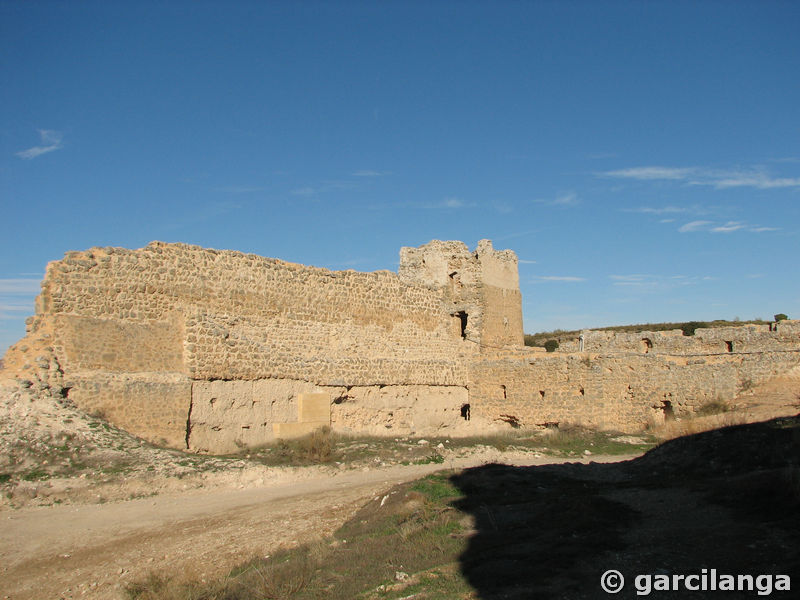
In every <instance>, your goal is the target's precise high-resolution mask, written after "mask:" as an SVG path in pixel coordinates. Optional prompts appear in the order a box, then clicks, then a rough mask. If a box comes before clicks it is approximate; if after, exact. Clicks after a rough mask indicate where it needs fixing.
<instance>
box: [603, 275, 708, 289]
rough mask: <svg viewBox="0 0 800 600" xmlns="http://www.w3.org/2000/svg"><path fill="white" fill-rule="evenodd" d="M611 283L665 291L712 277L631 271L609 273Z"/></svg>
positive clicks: (628, 287)
mask: <svg viewBox="0 0 800 600" xmlns="http://www.w3.org/2000/svg"><path fill="white" fill-rule="evenodd" d="M608 277H609V279H611V281H612V285H614V286H617V287H620V288H624V289H631V290H640V291H644V292H652V291H666V290H671V289H674V288H677V287H684V286H688V285H695V284H696V283H697V282H699V281H705V280H708V279H712V278H711V277H701V276H691V277H690V276H687V275H650V274H645V273H633V274H630V275H609V276H608Z"/></svg>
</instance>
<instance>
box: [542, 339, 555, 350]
mask: <svg viewBox="0 0 800 600" xmlns="http://www.w3.org/2000/svg"><path fill="white" fill-rule="evenodd" d="M556 348H558V340H547V341H546V342H545V343H544V349H545V350H547V351H548V352H555V351H556Z"/></svg>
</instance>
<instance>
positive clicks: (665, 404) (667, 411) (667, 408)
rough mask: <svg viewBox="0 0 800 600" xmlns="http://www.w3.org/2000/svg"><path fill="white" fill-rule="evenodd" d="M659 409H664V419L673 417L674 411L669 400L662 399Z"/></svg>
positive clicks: (669, 419)
mask: <svg viewBox="0 0 800 600" xmlns="http://www.w3.org/2000/svg"><path fill="white" fill-rule="evenodd" d="M661 409H662V410H663V411H664V420H665V421H672V420H674V419H675V411H674V410H672V402H670V401H669V400H662V401H661Z"/></svg>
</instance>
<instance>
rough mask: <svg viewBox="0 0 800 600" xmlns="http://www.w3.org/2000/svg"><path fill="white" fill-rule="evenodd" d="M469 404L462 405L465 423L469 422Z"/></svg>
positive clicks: (462, 415)
mask: <svg viewBox="0 0 800 600" xmlns="http://www.w3.org/2000/svg"><path fill="white" fill-rule="evenodd" d="M469 416H470V415H469V404H462V405H461V417H462V418H463V419H464V420H465V421H469Z"/></svg>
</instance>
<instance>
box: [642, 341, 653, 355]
mask: <svg viewBox="0 0 800 600" xmlns="http://www.w3.org/2000/svg"><path fill="white" fill-rule="evenodd" d="M652 347H653V342H652V340H650V338H642V350H643V351H644V353H645V354H647V353H648V352H650V349H651V348H652Z"/></svg>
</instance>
